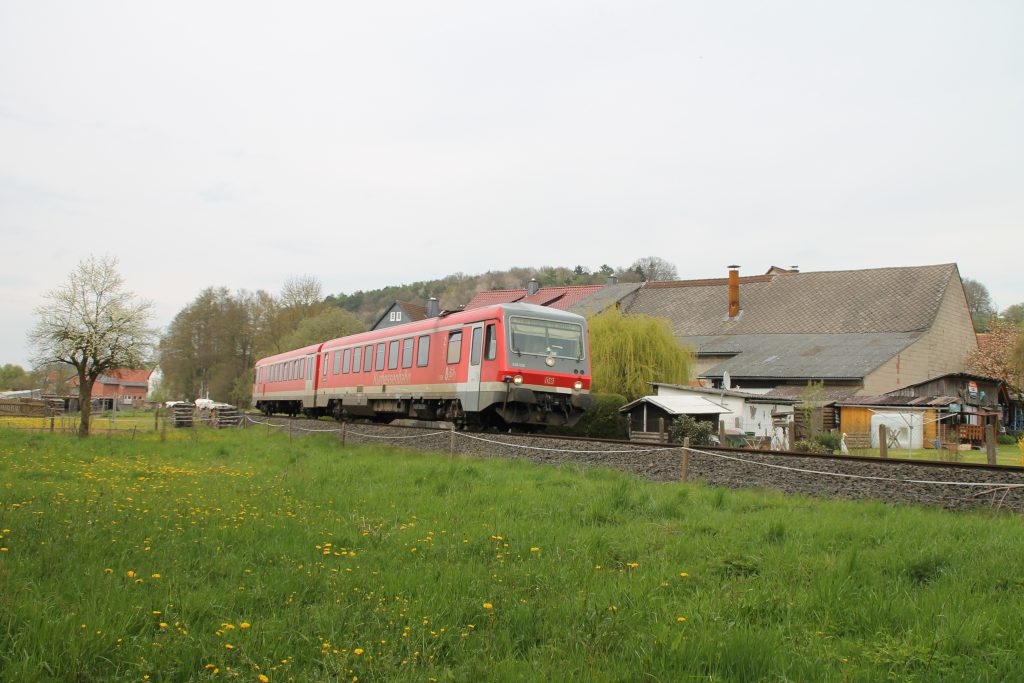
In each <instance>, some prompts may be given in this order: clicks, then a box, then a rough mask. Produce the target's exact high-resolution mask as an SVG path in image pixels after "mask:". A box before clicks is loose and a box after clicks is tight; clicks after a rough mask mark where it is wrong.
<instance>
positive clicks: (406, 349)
mask: <svg viewBox="0 0 1024 683" xmlns="http://www.w3.org/2000/svg"><path fill="white" fill-rule="evenodd" d="M412 347H413V338H412V337H409V338H408V339H403V340H402V367H403V368H411V367H412Z"/></svg>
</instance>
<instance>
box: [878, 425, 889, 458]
mask: <svg viewBox="0 0 1024 683" xmlns="http://www.w3.org/2000/svg"><path fill="white" fill-rule="evenodd" d="M878 457H880V458H888V457H889V430H888V429H886V427H885V425H884V424H880V425H878Z"/></svg>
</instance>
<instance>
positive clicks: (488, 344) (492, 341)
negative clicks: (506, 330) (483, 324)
mask: <svg viewBox="0 0 1024 683" xmlns="http://www.w3.org/2000/svg"><path fill="white" fill-rule="evenodd" d="M484 339H485V341H484V349H485V350H484V360H494V359H495V358H497V357H498V335H497V334H495V327H494V323H491V324H490V325H488V326H487V335H486V337H485V338H484Z"/></svg>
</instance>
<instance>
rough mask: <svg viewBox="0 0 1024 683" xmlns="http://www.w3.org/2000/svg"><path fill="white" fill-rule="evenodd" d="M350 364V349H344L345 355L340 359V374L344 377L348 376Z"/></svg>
mask: <svg viewBox="0 0 1024 683" xmlns="http://www.w3.org/2000/svg"><path fill="white" fill-rule="evenodd" d="M351 363H352V349H345V355H344V356H342V357H341V372H342V373H343V374H345V375H347V374H348V369H349V366H350V364H351Z"/></svg>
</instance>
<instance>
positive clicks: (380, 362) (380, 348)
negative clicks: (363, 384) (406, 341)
mask: <svg viewBox="0 0 1024 683" xmlns="http://www.w3.org/2000/svg"><path fill="white" fill-rule="evenodd" d="M373 367H374V369H375V370H377V371H378V372H379V371H381V370H383V369H384V342H380V343H379V344H377V362H376V364H374V366H373Z"/></svg>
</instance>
